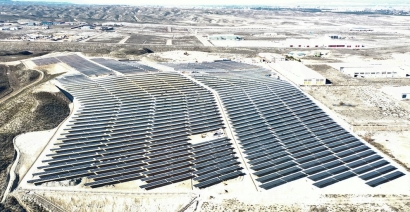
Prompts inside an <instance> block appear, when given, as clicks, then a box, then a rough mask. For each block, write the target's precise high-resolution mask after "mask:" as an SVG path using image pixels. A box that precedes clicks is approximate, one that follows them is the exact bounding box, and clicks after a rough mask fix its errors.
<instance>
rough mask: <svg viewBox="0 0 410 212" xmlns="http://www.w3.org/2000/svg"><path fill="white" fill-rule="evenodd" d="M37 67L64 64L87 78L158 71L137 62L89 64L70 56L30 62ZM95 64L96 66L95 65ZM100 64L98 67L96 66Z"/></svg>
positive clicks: (72, 55)
mask: <svg viewBox="0 0 410 212" xmlns="http://www.w3.org/2000/svg"><path fill="white" fill-rule="evenodd" d="M32 61H33V62H34V64H36V65H37V66H45V65H52V64H57V63H65V64H67V65H68V66H70V67H72V68H73V69H75V70H77V71H79V72H80V73H82V74H84V75H86V76H88V77H100V76H110V75H115V72H113V71H112V70H115V71H117V72H120V73H122V74H125V75H126V74H137V73H152V72H158V70H156V69H154V68H152V67H150V66H146V65H143V64H140V63H137V62H120V61H117V60H113V59H105V58H94V59H91V61H93V62H95V63H93V62H91V61H89V60H87V59H85V58H83V57H81V56H79V55H76V54H71V55H64V56H56V57H47V58H40V59H35V60H32ZM96 63H97V64H96ZM98 64H100V65H98Z"/></svg>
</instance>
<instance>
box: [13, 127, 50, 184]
mask: <svg viewBox="0 0 410 212" xmlns="http://www.w3.org/2000/svg"><path fill="white" fill-rule="evenodd" d="M54 133H55V129H54V130H48V131H40V132H30V133H25V134H22V135H20V136H18V137H17V139H16V146H17V148H18V149H19V150H20V160H19V163H18V166H17V168H16V172H17V173H18V175H19V176H21V177H22V176H24V175H25V174H26V173H27V171H28V169H29V168H30V167H31V165H32V164H33V163H34V161H35V160H36V159H37V157H38V156H39V155H40V153H41V152H42V151H43V149H44V147H45V146H46V145H47V143H48V141H49V140H50V138H51V136H53V134H54Z"/></svg>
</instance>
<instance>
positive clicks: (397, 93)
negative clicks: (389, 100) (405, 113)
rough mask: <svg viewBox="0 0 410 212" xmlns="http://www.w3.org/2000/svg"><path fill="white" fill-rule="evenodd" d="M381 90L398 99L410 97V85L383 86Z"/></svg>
mask: <svg viewBox="0 0 410 212" xmlns="http://www.w3.org/2000/svg"><path fill="white" fill-rule="evenodd" d="M382 91H383V92H384V93H386V94H388V95H391V96H392V97H393V98H395V99H398V100H408V99H410V86H402V87H384V88H382Z"/></svg>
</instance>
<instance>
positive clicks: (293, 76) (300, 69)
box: [271, 61, 326, 85]
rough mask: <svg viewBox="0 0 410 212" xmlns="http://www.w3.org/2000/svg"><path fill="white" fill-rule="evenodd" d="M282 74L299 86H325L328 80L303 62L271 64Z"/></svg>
mask: <svg viewBox="0 0 410 212" xmlns="http://www.w3.org/2000/svg"><path fill="white" fill-rule="evenodd" d="M271 64H272V65H271V67H273V68H274V69H275V70H276V71H278V72H279V73H280V74H282V75H283V76H285V77H286V78H288V79H289V80H291V81H292V82H294V83H295V84H298V85H325V84H326V78H325V77H323V76H322V75H321V74H319V73H317V72H316V71H314V70H312V69H310V68H308V67H306V66H305V65H303V63H301V62H296V61H284V62H277V63H271Z"/></svg>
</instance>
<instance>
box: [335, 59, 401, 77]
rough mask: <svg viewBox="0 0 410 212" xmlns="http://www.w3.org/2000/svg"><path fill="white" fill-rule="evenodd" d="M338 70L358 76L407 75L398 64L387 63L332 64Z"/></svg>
mask: <svg viewBox="0 0 410 212" xmlns="http://www.w3.org/2000/svg"><path fill="white" fill-rule="evenodd" d="M333 66H334V67H335V66H336V67H337V68H338V69H339V70H340V72H342V73H344V74H346V75H349V76H351V77H360V78H392V77H401V78H404V77H407V73H406V71H405V70H404V69H402V68H401V67H399V66H395V65H389V64H361V65H360V64H359V65H358V64H349V63H346V64H334V65H333Z"/></svg>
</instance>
